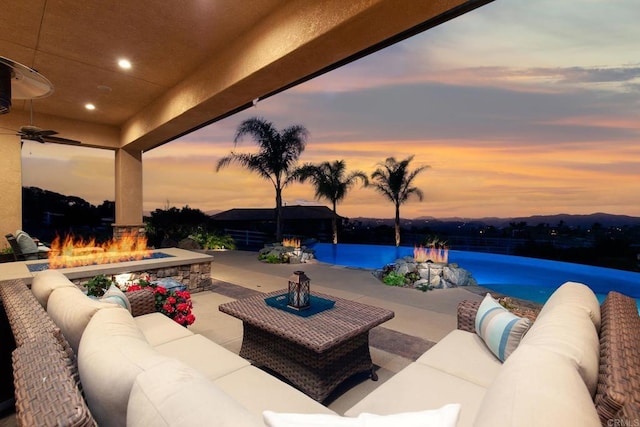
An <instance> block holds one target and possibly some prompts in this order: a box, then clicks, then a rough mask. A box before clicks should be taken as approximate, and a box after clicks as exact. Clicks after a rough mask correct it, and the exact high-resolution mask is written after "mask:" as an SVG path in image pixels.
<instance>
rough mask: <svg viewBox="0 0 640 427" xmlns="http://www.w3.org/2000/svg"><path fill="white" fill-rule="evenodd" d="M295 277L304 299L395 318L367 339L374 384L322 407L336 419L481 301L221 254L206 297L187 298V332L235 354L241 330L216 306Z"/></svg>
mask: <svg viewBox="0 0 640 427" xmlns="http://www.w3.org/2000/svg"><path fill="white" fill-rule="evenodd" d="M295 270H303V271H304V272H305V273H306V275H307V276H309V278H310V279H311V291H312V292H313V291H317V292H321V293H324V294H328V295H333V296H336V297H340V298H346V299H349V300H353V301H358V302H361V303H364V304H369V305H373V306H377V307H383V308H387V309H389V310H393V311H394V312H395V317H394V318H393V319H391V320H389V321H388V322H385V323H383V324H382V325H381V326H379V327H377V328H374V329H373V330H372V332H371V342H370V346H371V356H372V359H373V362H374V364H375V365H376V367H377V373H378V376H379V380H378V381H377V382H374V381H371V380H368V379H367V378H366V377H364V378H358V379H355V380H354V381H351V382H349V383H348V384H345V386H344V387H342V388H341V389H339V390H337V391H336V393H334V395H332V396H330V398H329V400H328V401H327V406H328V407H329V408H331V409H333V410H334V411H336V412H338V413H340V414H342V413H344V411H346V410H347V409H348V408H350V407H351V406H353V405H354V404H355V403H356V402H358V401H359V400H360V399H362V398H363V397H364V396H366V395H367V394H368V393H370V392H371V391H372V390H373V389H375V388H376V387H377V386H379V385H380V384H382V383H384V381H386V380H387V379H389V378H390V377H391V376H393V375H394V374H395V373H397V372H399V371H400V370H401V369H403V368H404V367H405V366H407V365H408V364H409V363H411V362H412V361H413V360H415V359H416V358H417V357H418V356H419V355H420V354H422V353H423V352H424V351H426V350H427V349H428V348H429V347H430V346H431V345H433V343H435V342H437V341H439V340H440V339H442V338H443V337H444V336H445V335H447V334H448V333H449V332H450V331H452V330H454V329H455V328H456V323H457V318H456V311H457V306H458V303H459V302H460V301H462V300H465V299H466V300H474V301H480V300H481V299H482V297H481V296H480V293H481V292H478V291H481V289H477V290H475V292H471V291H470V290H467V289H465V288H455V289H440V290H433V291H429V292H421V291H418V290H416V289H410V288H398V287H390V286H385V285H384V284H382V283H381V282H380V281H379V280H378V279H377V278H375V277H374V276H373V274H372V271H371V270H363V269H353V268H348V267H340V266H335V265H330V264H324V263H319V262H314V263H306V264H266V263H262V262H260V261H258V259H257V253H256V252H248V251H221V252H216V253H215V254H214V263H213V266H212V272H211V276H212V278H213V282H214V288H213V290H212V291H211V292H201V293H198V294H194V295H193V296H192V300H193V304H194V314H195V315H196V322H195V323H194V325H192V326H190V327H189V329H191V330H192V331H193V332H195V333H199V334H202V335H204V336H206V337H208V338H210V339H211V340H213V341H215V342H217V343H219V344H221V345H223V346H225V347H226V348H228V349H229V350H231V351H233V352H235V353H238V352H239V351H240V345H241V343H242V322H241V321H240V320H238V319H236V318H234V317H231V316H229V315H227V314H224V313H221V312H220V311H219V310H218V306H219V305H220V304H223V303H225V302H229V301H233V300H235V299H238V298H242V297H244V296H248V295H252V294H255V292H264V293H266V292H271V291H276V290H279V289H283V288H286V286H287V279H288V277H289V276H290V275H291V274H292V273H293V271H295Z"/></svg>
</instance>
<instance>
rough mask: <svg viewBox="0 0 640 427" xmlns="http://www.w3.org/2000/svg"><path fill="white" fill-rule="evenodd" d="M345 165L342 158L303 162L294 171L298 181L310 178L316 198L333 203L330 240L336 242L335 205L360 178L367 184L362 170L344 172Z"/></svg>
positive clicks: (336, 213)
mask: <svg viewBox="0 0 640 427" xmlns="http://www.w3.org/2000/svg"><path fill="white" fill-rule="evenodd" d="M346 168H347V165H346V163H345V161H344V160H334V161H333V162H331V163H330V162H322V163H320V164H319V165H313V164H305V165H303V166H302V167H301V168H299V169H298V170H297V171H296V175H297V177H298V179H299V180H300V182H305V181H307V180H311V182H312V183H313V186H314V187H315V189H316V195H315V196H316V198H317V199H323V198H324V199H327V200H329V201H330V202H331V203H332V204H333V213H334V217H333V219H332V220H331V228H332V242H333V243H334V244H336V243H338V224H337V216H338V212H337V211H336V205H337V204H338V202H340V201H342V200H343V199H344V198H345V197H346V195H347V192H348V191H349V190H350V189H351V188H352V187H353V186H354V185H355V184H356V182H357V181H358V180H361V181H362V183H363V185H364V186H365V187H366V186H367V185H368V184H369V179H368V178H367V175H366V174H365V173H364V172H362V171H354V172H351V173H349V174H347V172H346Z"/></svg>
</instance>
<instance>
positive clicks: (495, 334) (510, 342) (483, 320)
mask: <svg viewBox="0 0 640 427" xmlns="http://www.w3.org/2000/svg"><path fill="white" fill-rule="evenodd" d="M530 326H531V321H530V320H529V319H527V318H523V317H518V316H516V315H515V314H513V313H511V312H510V311H509V310H507V309H506V308H504V307H503V306H501V305H500V303H499V302H498V301H496V300H495V299H493V297H492V296H491V294H487V295H486V296H485V297H484V299H483V300H482V302H481V303H480V307H478V312H477V313H476V332H477V334H478V335H479V336H480V338H482V340H483V341H484V342H485V344H486V345H487V347H489V350H491V352H492V353H493V354H495V355H496V357H497V358H498V359H500V360H501V361H503V362H504V361H505V360H506V359H507V357H509V355H510V354H511V353H513V351H514V350H515V349H516V348H517V347H518V344H520V340H521V339H522V337H523V336H524V334H526V333H527V331H528V330H529V327H530Z"/></svg>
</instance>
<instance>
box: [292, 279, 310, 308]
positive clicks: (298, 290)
mask: <svg viewBox="0 0 640 427" xmlns="http://www.w3.org/2000/svg"><path fill="white" fill-rule="evenodd" d="M310 283H311V280H310V279H309V277H308V276H307V275H306V274H304V271H299V270H298V271H294V272H293V274H292V275H291V276H290V277H289V292H288V304H287V305H288V306H289V307H291V308H294V309H296V310H305V309H307V308H309V307H310V298H309V296H310V289H309V288H310V286H309V285H310Z"/></svg>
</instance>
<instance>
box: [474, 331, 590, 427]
mask: <svg viewBox="0 0 640 427" xmlns="http://www.w3.org/2000/svg"><path fill="white" fill-rule="evenodd" d="M463 410H464V406H463ZM569 425H571V426H581V427H587V426H593V427H595V426H600V425H601V424H600V419H599V418H598V414H597V413H596V409H595V406H594V405H593V401H592V400H591V396H590V394H589V391H588V390H587V388H586V386H585V384H584V381H583V380H582V378H581V377H580V374H578V371H577V370H576V368H575V365H574V364H573V362H572V361H571V360H570V359H568V358H566V357H564V356H562V355H560V354H557V353H554V352H552V351H549V350H547V349H544V348H539V347H536V346H532V345H528V344H526V343H524V342H522V343H521V344H520V346H519V347H518V349H517V350H516V351H515V352H514V353H513V354H512V355H511V357H510V358H509V359H507V361H506V362H505V363H504V365H503V367H502V370H501V371H500V373H499V374H498V376H497V377H496V380H495V381H494V382H493V384H492V385H491V387H489V389H488V390H487V393H486V396H485V397H484V399H483V401H482V404H481V405H480V410H479V411H478V414H477V416H476V419H475V422H474V426H476V427H484V426H486V427H495V426H511V427H528V426H531V427H539V426H569Z"/></svg>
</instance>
